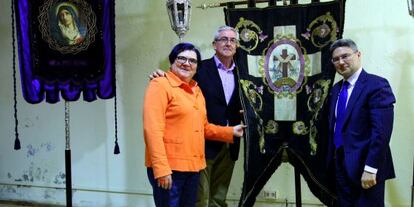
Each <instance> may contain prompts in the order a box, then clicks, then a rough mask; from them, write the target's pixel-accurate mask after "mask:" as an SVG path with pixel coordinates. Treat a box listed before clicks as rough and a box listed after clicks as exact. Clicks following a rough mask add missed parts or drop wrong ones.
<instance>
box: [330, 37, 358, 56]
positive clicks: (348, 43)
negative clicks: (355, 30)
mask: <svg viewBox="0 0 414 207" xmlns="http://www.w3.org/2000/svg"><path fill="white" fill-rule="evenodd" d="M338 47H349V48H351V49H352V51H354V52H356V51H358V46H357V45H356V44H355V42H354V41H353V40H351V39H339V40H336V41H335V42H334V43H332V45H331V47H330V48H329V52H331V54H332V52H333V51H334V50H335V49H336V48H338Z"/></svg>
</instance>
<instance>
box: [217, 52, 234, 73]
mask: <svg viewBox="0 0 414 207" xmlns="http://www.w3.org/2000/svg"><path fill="white" fill-rule="evenodd" d="M214 61H215V62H216V66H217V68H218V69H221V70H225V71H232V70H234V68H235V67H236V65H235V64H234V61H233V63H232V64H231V66H230V68H226V66H224V64H223V63H222V62H221V61H220V59H219V58H218V57H217V56H216V55H214Z"/></svg>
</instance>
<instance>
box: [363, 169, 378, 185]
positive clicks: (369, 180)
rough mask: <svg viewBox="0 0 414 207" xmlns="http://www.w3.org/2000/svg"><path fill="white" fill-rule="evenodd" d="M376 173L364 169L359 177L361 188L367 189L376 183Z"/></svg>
mask: <svg viewBox="0 0 414 207" xmlns="http://www.w3.org/2000/svg"><path fill="white" fill-rule="evenodd" d="M376 178H377V174H374V173H370V172H367V171H364V172H363V173H362V177H361V186H362V188H363V189H369V188H371V187H372V186H374V185H376V184H377V180H376Z"/></svg>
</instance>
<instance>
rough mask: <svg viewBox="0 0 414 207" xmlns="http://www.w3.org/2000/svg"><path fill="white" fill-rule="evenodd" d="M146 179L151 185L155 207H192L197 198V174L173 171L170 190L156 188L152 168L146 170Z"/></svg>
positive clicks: (198, 177)
mask: <svg viewBox="0 0 414 207" xmlns="http://www.w3.org/2000/svg"><path fill="white" fill-rule="evenodd" d="M147 175H148V179H149V181H150V183H151V185H152V192H153V195H154V202H155V206H157V207H194V206H195V203H196V198H197V187H198V183H199V179H200V173H199V172H178V171H173V174H172V188H171V190H165V189H163V188H160V187H158V185H157V181H156V180H155V179H154V172H153V170H152V168H147Z"/></svg>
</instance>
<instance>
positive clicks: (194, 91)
mask: <svg viewBox="0 0 414 207" xmlns="http://www.w3.org/2000/svg"><path fill="white" fill-rule="evenodd" d="M143 122H144V140H145V145H146V146H145V166H147V167H152V168H153V171H154V177H155V178H159V177H162V176H166V175H169V174H172V170H175V171H182V172H198V171H200V170H202V169H204V168H205V167H206V161H205V157H204V138H206V139H212V140H218V141H224V142H228V143H232V142H233V129H232V128H231V127H223V126H218V125H214V124H210V123H208V121H207V115H206V106H205V100H204V96H203V94H202V92H201V90H200V88H199V87H198V86H197V83H196V82H195V81H193V80H192V81H191V82H190V83H189V84H187V83H185V82H183V81H181V80H180V79H179V78H178V77H177V76H176V75H175V74H174V73H172V72H171V71H168V72H167V73H166V77H159V78H155V79H153V80H151V81H150V83H149V85H148V88H147V91H146V93H145V98H144V112H143Z"/></svg>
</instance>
